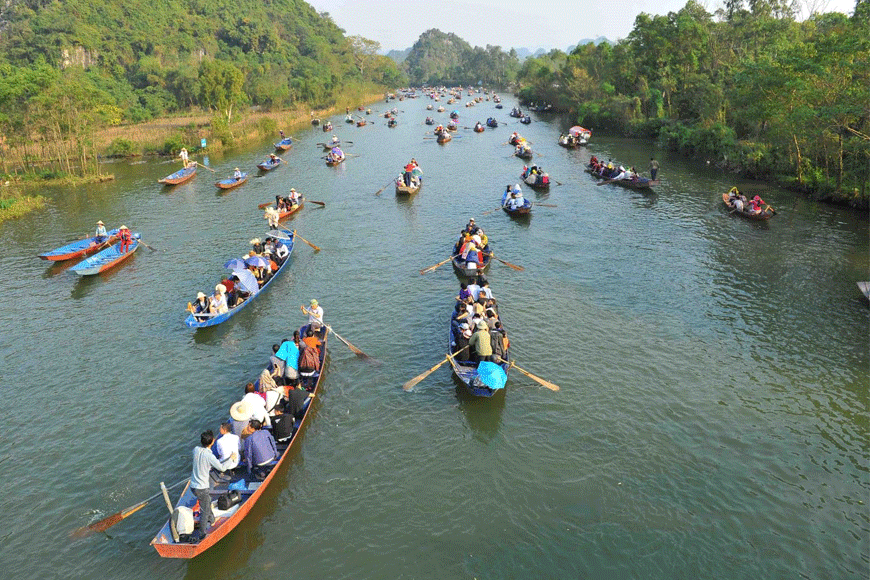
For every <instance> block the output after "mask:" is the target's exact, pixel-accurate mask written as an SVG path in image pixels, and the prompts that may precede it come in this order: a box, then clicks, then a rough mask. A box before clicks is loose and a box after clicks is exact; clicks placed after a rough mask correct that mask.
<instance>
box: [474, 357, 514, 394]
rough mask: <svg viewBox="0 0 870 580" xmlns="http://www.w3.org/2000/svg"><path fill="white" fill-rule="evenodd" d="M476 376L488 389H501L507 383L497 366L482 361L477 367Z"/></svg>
mask: <svg viewBox="0 0 870 580" xmlns="http://www.w3.org/2000/svg"><path fill="white" fill-rule="evenodd" d="M477 376H478V377H479V378H480V381H481V382H482V383H483V384H485V385H486V386H487V387H489V388H490V389H493V390H496V389H503V388H504V384H505V383H506V382H507V375H506V374H505V372H504V369H502V368H501V367H500V366H499V365H497V364H495V363H492V362H489V361H483V362H481V363H479V364H478V365H477Z"/></svg>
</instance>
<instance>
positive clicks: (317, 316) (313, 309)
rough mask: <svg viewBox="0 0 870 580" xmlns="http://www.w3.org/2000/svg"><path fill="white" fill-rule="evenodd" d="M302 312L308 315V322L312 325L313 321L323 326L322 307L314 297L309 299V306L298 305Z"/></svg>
mask: <svg viewBox="0 0 870 580" xmlns="http://www.w3.org/2000/svg"><path fill="white" fill-rule="evenodd" d="M299 308H301V309H302V312H304V313H305V314H307V315H308V324H309V325H312V324H314V323H315V322H317V323H319V324H320V325H321V326H323V308H321V307H320V306H319V305H318V303H317V300H316V299H312V300H311V306H310V307H309V308H305V306H300V307H299Z"/></svg>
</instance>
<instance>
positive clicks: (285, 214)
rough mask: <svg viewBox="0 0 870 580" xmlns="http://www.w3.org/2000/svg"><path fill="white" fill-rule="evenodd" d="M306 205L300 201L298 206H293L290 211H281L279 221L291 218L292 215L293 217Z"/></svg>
mask: <svg viewBox="0 0 870 580" xmlns="http://www.w3.org/2000/svg"><path fill="white" fill-rule="evenodd" d="M304 205H305V201H303V200H300V201H299V203H298V204H296V205H294V206H292V207H291V208H290V209H288V210H285V211H279V212H278V219H279V220H285V219H287V218H288V217H290V216H291V215H293V214H294V213H296V212H297V211H299V210H300V209H302V207H303V206H304Z"/></svg>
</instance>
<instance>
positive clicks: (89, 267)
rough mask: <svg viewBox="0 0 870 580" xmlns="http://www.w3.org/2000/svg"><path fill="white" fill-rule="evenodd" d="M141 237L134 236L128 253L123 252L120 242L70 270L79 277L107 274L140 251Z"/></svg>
mask: <svg viewBox="0 0 870 580" xmlns="http://www.w3.org/2000/svg"><path fill="white" fill-rule="evenodd" d="M139 237H140V236H139V234H133V241H131V242H130V247H129V248H128V249H127V251H126V252H121V242H118V243H117V244H115V245H114V246H109V247H108V248H106V249H105V250H103V251H102V252H99V253H97V254H94V255H93V256H91V257H90V258H85V259H84V260H82V261H81V262H79V263H78V264H76V265H75V266H73V267H72V268H70V272H75V273H76V274H78V275H79V276H93V275H94V274H99V273H100V272H105V271H106V270H108V269H109V268H114V267H115V266H117V265H118V264H120V263H121V262H123V261H125V260H127V259H128V258H129V257H130V256H132V255H133V253H134V252H135V251H136V250H138V249H139V245H140V244H139Z"/></svg>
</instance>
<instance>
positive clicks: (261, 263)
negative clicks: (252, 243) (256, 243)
mask: <svg viewBox="0 0 870 580" xmlns="http://www.w3.org/2000/svg"><path fill="white" fill-rule="evenodd" d="M245 264H247V265H248V266H255V267H257V268H268V267H269V262H267V261H266V260H265V259H264V258H261V257H260V256H251V257H250V258H248V259H246V260H245ZM243 268H244V266H242V268H240V269H243Z"/></svg>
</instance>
